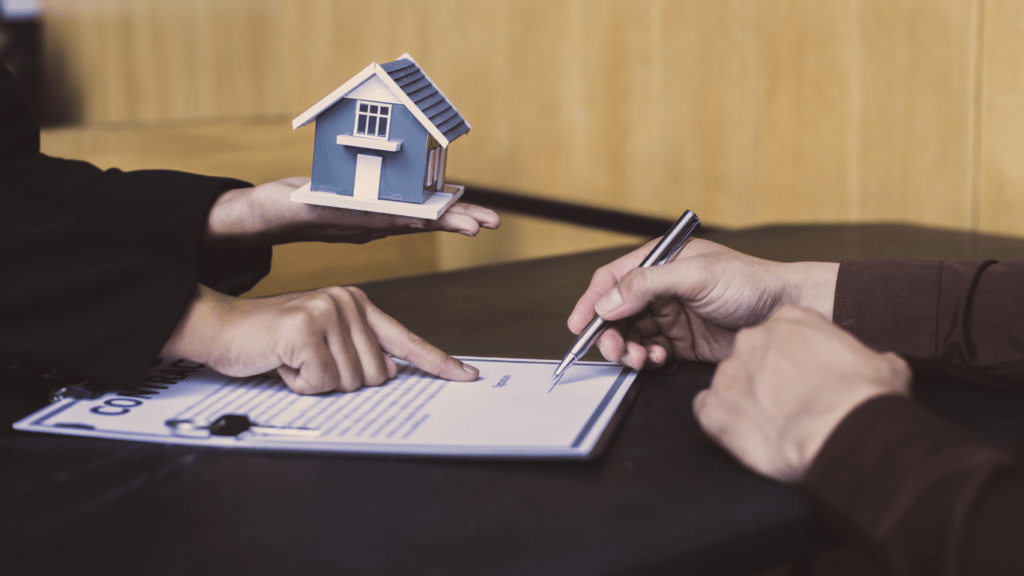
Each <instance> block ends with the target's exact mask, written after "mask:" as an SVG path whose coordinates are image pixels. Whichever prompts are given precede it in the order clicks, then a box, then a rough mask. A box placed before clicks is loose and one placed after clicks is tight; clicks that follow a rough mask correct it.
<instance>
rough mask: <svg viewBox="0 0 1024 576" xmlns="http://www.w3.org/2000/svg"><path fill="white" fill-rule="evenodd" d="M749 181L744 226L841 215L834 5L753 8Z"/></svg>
mask: <svg viewBox="0 0 1024 576" xmlns="http://www.w3.org/2000/svg"><path fill="white" fill-rule="evenodd" d="M755 7H756V14H755V24H754V26H755V63H754V66H753V71H752V73H753V74H754V87H753V90H754V96H753V98H754V112H753V126H751V127H750V128H751V130H752V138H753V141H754V142H753V149H754V153H753V167H752V170H753V176H752V179H751V194H750V198H749V202H748V203H747V204H746V205H745V206H742V207H740V206H737V208H738V209H739V210H742V211H744V212H745V214H744V218H743V220H744V223H750V224H753V223H766V222H807V221H821V220H826V221H830V220H831V221H836V220H842V219H843V218H844V217H845V216H846V204H847V202H846V197H847V194H848V193H849V191H848V190H847V178H846V170H847V169H848V168H849V163H848V154H847V153H846V147H847V144H848V138H847V129H848V118H849V93H850V91H849V82H848V79H849V58H848V55H849V52H848V44H849V43H848V42H847V41H846V38H848V35H849V33H850V27H849V18H848V14H849V12H848V10H847V9H846V5H845V4H844V3H841V2H820V1H818V0H793V1H789V2H759V3H755Z"/></svg>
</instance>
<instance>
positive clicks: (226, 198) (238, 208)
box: [203, 188, 258, 245]
mask: <svg viewBox="0 0 1024 576" xmlns="http://www.w3.org/2000/svg"><path fill="white" fill-rule="evenodd" d="M254 192H255V188H235V189H232V190H227V191H225V192H223V193H221V195H220V196H218V197H217V199H216V200H215V201H214V203H213V206H211V207H210V212H209V213H208V214H207V217H206V230H205V232H204V235H203V242H204V243H207V244H226V245H244V244H251V243H252V240H253V239H254V237H255V233H256V232H257V231H258V225H257V222H256V221H255V220H256V218H255V216H254V214H253V207H252V202H253V196H254Z"/></svg>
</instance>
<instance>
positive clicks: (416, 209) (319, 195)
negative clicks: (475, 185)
mask: <svg viewBox="0 0 1024 576" xmlns="http://www.w3.org/2000/svg"><path fill="white" fill-rule="evenodd" d="M465 191H466V187H465V186H457V185H455V184H445V185H444V192H435V193H434V194H433V195H432V196H431V197H430V198H428V199H427V201H426V202H424V203H423V204H416V203H415V202H398V201H395V200H375V199H364V198H354V197H352V196H342V195H341V194H335V193H333V192H315V191H313V190H310V189H309V184H306V185H305V186H303V187H302V188H299V189H298V190H295V191H294V192H292V195H291V199H292V201H293V202H302V203H303V204H317V205H319V206H333V207H335V208H348V209H349V210H362V211H364V212H379V213H383V214H395V215H397V216H412V217H413V218H425V219H427V220H437V219H438V218H440V217H441V214H444V211H445V210H447V209H448V207H449V206H451V205H452V204H454V203H455V201H456V200H458V199H459V198H461V197H462V193H463V192H465Z"/></svg>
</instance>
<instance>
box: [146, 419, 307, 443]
mask: <svg viewBox="0 0 1024 576" xmlns="http://www.w3.org/2000/svg"><path fill="white" fill-rule="evenodd" d="M164 424H166V425H167V427H168V428H170V429H171V430H173V431H174V433H175V434H180V435H182V436H192V437H196V438H206V437H209V436H234V437H235V438H237V437H238V436H240V435H241V434H243V433H248V434H255V435H260V436H293V437H296V436H297V437H302V438H316V437H317V436H320V435H321V434H322V433H323V432H322V431H320V430H316V429H314V428H285V427H283V426H265V425H262V424H256V423H254V422H253V421H252V420H249V417H248V416H246V415H245V414H225V415H223V416H221V417H220V418H217V419H216V420H214V421H213V423H211V424H205V425H204V424H200V423H197V422H196V421H195V420H192V419H191V418H183V419H171V420H167V421H166V422H164Z"/></svg>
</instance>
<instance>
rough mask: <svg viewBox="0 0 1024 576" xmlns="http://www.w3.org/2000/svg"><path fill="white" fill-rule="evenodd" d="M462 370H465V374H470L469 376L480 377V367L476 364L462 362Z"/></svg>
mask: <svg viewBox="0 0 1024 576" xmlns="http://www.w3.org/2000/svg"><path fill="white" fill-rule="evenodd" d="M462 371H463V372H465V373H466V374H470V375H471V376H473V378H479V377H480V369H479V368H477V367H476V366H470V365H469V364H463V365H462Z"/></svg>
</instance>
